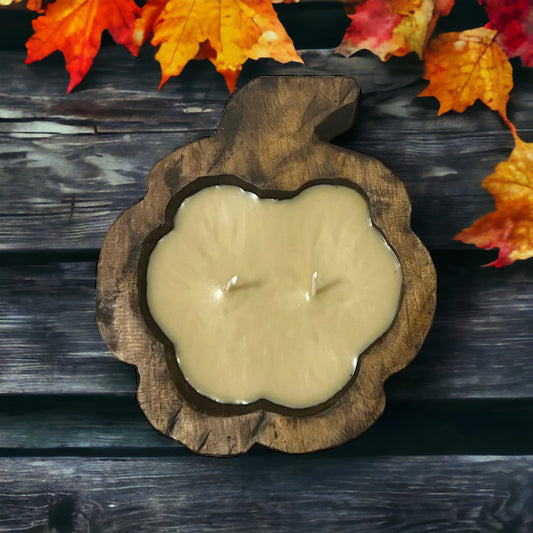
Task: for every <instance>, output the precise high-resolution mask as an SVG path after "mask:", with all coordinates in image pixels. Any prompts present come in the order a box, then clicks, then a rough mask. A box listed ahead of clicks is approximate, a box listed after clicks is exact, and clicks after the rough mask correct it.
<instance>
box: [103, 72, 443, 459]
mask: <svg viewBox="0 0 533 533" xmlns="http://www.w3.org/2000/svg"><path fill="white" fill-rule="evenodd" d="M358 95H359V90H358V87H357V84H356V83H355V81H354V80H353V79H351V78H348V77H315V76H302V77H258V78H255V79H253V80H251V81H250V82H248V83H247V84H246V85H244V86H243V87H242V88H241V89H240V90H238V91H237V92H236V93H234V94H233V95H232V97H231V98H230V99H229V101H228V103H227V105H226V108H225V110H224V114H223V117H222V120H221V123H220V125H219V128H218V130H217V132H216V134H215V135H214V136H212V137H207V138H203V139H200V140H197V141H195V142H193V143H191V144H188V145H186V146H184V147H182V148H180V149H178V150H176V151H175V152H173V153H171V154H170V155H168V156H167V157H165V158H164V159H162V160H161V161H159V162H158V163H157V164H156V165H155V167H154V168H153V169H152V171H151V172H150V175H149V178H148V191H147V193H146V195H145V197H144V198H143V199H142V200H141V201H140V202H139V203H137V204H136V205H134V206H133V207H131V208H130V209H128V210H126V211H125V212H124V213H123V214H122V215H121V216H120V217H119V218H118V219H117V221H116V222H115V223H114V224H113V226H112V227H111V229H110V230H109V232H108V233H107V235H106V237H105V239H104V242H103V246H102V249H101V253H100V258H99V262H98V274H97V310H96V314H97V323H98V327H99V330H100V333H101V335H102V338H103V339H104V341H105V343H106V344H107V346H108V348H109V349H110V350H111V351H112V352H113V353H114V354H115V355H116V356H117V357H118V358H119V359H121V360H122V361H124V362H126V363H128V364H130V365H133V366H135V367H136V368H137V372H138V380H139V383H138V392H137V399H138V402H139V405H140V407H141V409H142V410H143V412H144V414H145V415H146V417H147V419H148V421H149V422H150V423H151V424H152V425H153V427H154V428H155V429H156V430H158V431H159V432H161V433H162V434H164V435H167V436H169V437H171V438H173V439H175V440H177V441H179V442H181V443H183V444H184V445H185V446H186V447H188V448H189V449H191V450H192V451H194V452H197V453H201V454H207V455H217V456H226V455H234V454H240V453H243V452H245V451H247V450H248V449H249V448H250V447H251V446H253V445H254V444H256V443H258V444H261V445H263V446H266V447H268V448H272V449H275V450H280V451H284V452H288V453H303V452H310V451H315V450H321V449H325V448H329V447H333V446H336V445H339V444H341V443H344V442H346V441H348V440H350V439H353V438H354V437H356V436H357V435H359V434H361V433H362V432H363V431H365V430H366V429H367V428H369V427H370V426H371V425H372V424H373V423H374V422H375V421H376V420H377V418H378V417H379V416H380V415H381V413H382V412H383V409H384V406H385V395H384V390H383V384H384V382H385V380H386V379H387V378H388V377H390V376H391V375H392V374H393V373H395V372H397V371H399V370H400V369H402V368H404V367H405V366H406V365H407V364H408V363H409V362H410V361H411V360H412V359H413V358H414V356H415V355H416V353H417V352H418V350H419V349H420V346H421V344H422V342H423V341H424V338H425V336H426V334H427V332H428V330H429V327H430V325H431V322H432V319H433V314H434V310H435V305H436V275H435V270H434V267H433V264H432V261H431V258H430V256H429V254H428V252H427V250H426V249H425V248H424V246H423V245H422V244H421V242H420V241H419V239H418V238H417V237H416V236H415V235H414V233H413V232H412V231H411V228H410V211H411V207H410V203H409V199H408V196H407V193H406V191H405V188H404V186H403V184H402V183H401V182H400V180H399V179H398V178H397V177H396V176H394V175H393V174H392V172H391V171H390V170H389V169H387V168H386V167H385V166H384V165H383V164H382V163H381V162H379V161H377V160H376V159H374V158H372V157H369V156H367V155H364V154H360V153H356V152H352V151H350V150H346V149H342V148H339V147H336V146H334V145H332V144H329V143H328V142H327V141H328V140H330V139H331V138H333V137H334V136H336V135H339V134H340V133H342V132H344V131H346V130H347V129H348V128H350V127H351V125H352V124H353V121H354V117H355V111H356V106H357V99H358ZM324 182H326V183H334V184H342V185H348V186H351V187H353V188H355V189H357V190H358V191H360V192H361V193H362V194H363V195H364V197H366V199H367V202H368V207H369V212H370V217H371V220H372V223H373V225H374V226H375V227H376V228H378V229H379V230H380V232H381V233H382V235H383V236H384V238H385V240H386V241H387V243H388V245H389V246H390V247H391V248H392V250H394V252H395V253H396V256H397V257H398V260H399V262H400V265H401V270H402V276H403V278H402V283H403V284H402V291H401V296H400V302H399V307H398V312H397V315H396V317H395V319H394V321H393V322H392V325H391V326H390V327H389V329H388V330H387V331H386V332H385V333H384V334H383V335H382V336H381V337H380V338H378V339H377V340H376V341H375V342H374V343H373V344H372V345H371V346H370V347H369V348H368V349H367V350H366V351H365V352H364V353H363V354H362V356H361V357H359V359H358V365H357V369H356V372H355V373H354V375H353V377H352V378H351V379H350V381H349V382H348V384H347V385H346V386H345V387H343V388H342V390H340V391H338V392H337V393H336V394H335V395H334V396H332V398H331V399H330V400H328V401H326V402H322V403H320V404H319V405H316V406H313V407H308V408H305V409H291V408H288V407H283V406H280V405H275V404H273V403H271V402H269V401H266V400H259V401H256V402H254V403H251V404H248V405H237V404H230V403H228V404H225V403H220V402H217V401H214V400H212V399H209V398H207V397H205V396H203V395H202V394H200V393H198V392H197V391H196V390H195V389H194V388H193V387H192V386H191V385H190V384H189V382H188V381H187V380H186V379H184V378H183V375H182V374H181V372H180V369H179V365H178V364H177V360H176V354H175V352H174V347H173V344H172V343H171V342H170V341H169V340H168V339H167V338H166V337H165V335H164V334H163V333H162V332H161V330H160V329H159V328H158V326H157V325H156V324H155V323H154V321H153V320H152V318H151V315H150V312H149V310H148V309H147V302H146V268H147V266H146V265H147V263H148V257H149V255H150V253H151V251H152V250H153V248H154V245H155V243H156V242H157V241H158V240H159V239H160V238H161V237H162V236H163V235H165V234H166V233H167V232H169V231H170V230H171V229H172V218H173V215H174V214H175V213H176V210H177V208H178V206H179V205H180V204H181V202H182V201H183V200H184V199H185V198H187V197H189V196H190V195H192V194H194V193H195V192H198V191H199V190H200V189H202V188H204V187H208V186H211V185H215V184H221V183H225V184H232V185H238V186H240V187H242V188H245V189H248V190H251V191H253V192H256V193H257V194H258V195H259V196H261V195H264V196H267V197H274V198H287V197H290V196H291V195H294V194H296V193H297V192H298V191H299V190H300V189H302V188H305V187H307V186H309V185H310V184H314V183H324Z"/></svg>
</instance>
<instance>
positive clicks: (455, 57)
mask: <svg viewBox="0 0 533 533" xmlns="http://www.w3.org/2000/svg"><path fill="white" fill-rule="evenodd" d="M496 34H497V32H496V31H495V30H490V29H488V28H475V29H473V30H466V31H462V32H452V33H443V34H442V35H439V36H438V37H436V38H435V39H432V40H431V42H430V43H429V46H428V47H427V49H426V52H425V55H424V61H425V72H424V78H426V79H428V80H430V84H429V85H428V86H427V87H426V88H425V89H424V91H422V92H421V93H420V94H419V95H418V96H434V97H435V98H437V99H438V100H439V103H440V108H439V113H438V114H439V115H442V114H443V113H446V112H447V111H450V110H452V109H453V110H454V111H457V112H459V113H462V112H463V111H464V110H465V109H466V108H467V107H468V106H471V105H473V104H474V102H475V101H476V100H477V99H480V100H481V101H482V102H484V103H485V104H486V105H487V106H488V107H490V108H491V109H493V110H495V111H498V112H499V113H500V115H501V116H502V117H503V118H504V120H505V121H506V123H508V120H507V114H506V106H507V101H508V100H509V92H510V91H511V89H512V88H513V69H512V66H511V64H510V63H509V60H508V59H507V56H506V55H505V52H504V51H503V50H502V49H501V48H500V46H499V45H498V44H497V43H496V41H495V38H496Z"/></svg>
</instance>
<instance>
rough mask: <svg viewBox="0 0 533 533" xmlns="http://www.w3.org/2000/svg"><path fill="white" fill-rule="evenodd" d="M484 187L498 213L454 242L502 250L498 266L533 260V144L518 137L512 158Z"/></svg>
mask: <svg viewBox="0 0 533 533" xmlns="http://www.w3.org/2000/svg"><path fill="white" fill-rule="evenodd" d="M483 187H484V188H485V189H487V190H488V191H489V192H490V193H491V194H492V195H493V196H494V199H495V203H496V211H493V212H492V213H488V214H487V215H485V216H483V217H481V218H480V219H479V220H477V221H476V222H474V224H473V225H472V226H470V227H469V228H467V229H464V230H463V231H461V232H460V233H459V234H458V235H456V236H455V239H457V240H459V241H462V242H464V243H467V244H475V245H476V246H478V247H480V248H485V249H489V248H499V249H500V251H499V254H498V258H497V259H496V260H495V261H493V262H492V263H489V265H493V266H496V267H502V266H505V265H509V264H510V263H512V262H513V261H515V260H517V259H527V258H529V257H533V143H525V142H524V141H522V140H521V139H519V138H518V137H516V147H515V149H514V150H513V151H512V153H511V155H510V157H509V159H508V160H507V161H503V162H501V163H499V164H498V165H497V166H496V169H495V171H494V174H491V175H490V176H489V177H487V178H485V180H484V181H483Z"/></svg>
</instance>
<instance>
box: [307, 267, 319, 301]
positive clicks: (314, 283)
mask: <svg viewBox="0 0 533 533" xmlns="http://www.w3.org/2000/svg"><path fill="white" fill-rule="evenodd" d="M317 280H318V272H313V277H312V278H311V292H308V293H307V294H306V297H307V299H308V300H310V299H311V298H312V297H313V296H316V291H317Z"/></svg>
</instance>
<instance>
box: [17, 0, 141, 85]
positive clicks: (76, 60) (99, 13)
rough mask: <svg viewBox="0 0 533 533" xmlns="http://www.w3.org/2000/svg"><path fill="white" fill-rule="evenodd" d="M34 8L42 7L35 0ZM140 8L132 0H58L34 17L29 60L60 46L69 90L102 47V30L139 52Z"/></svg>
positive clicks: (78, 80)
mask: <svg viewBox="0 0 533 533" xmlns="http://www.w3.org/2000/svg"><path fill="white" fill-rule="evenodd" d="M33 4H34V5H35V8H37V7H40V4H39V3H38V2H33ZM139 12H140V9H139V7H138V6H137V5H136V4H135V2H134V1H133V0H56V2H54V3H53V4H49V5H48V6H47V8H46V14H45V15H43V16H41V17H39V18H37V19H36V20H34V21H33V29H34V31H35V33H34V34H33V35H32V36H31V37H30V39H29V40H28V42H27V43H26V48H27V49H28V56H27V58H26V63H32V62H33V61H38V60H40V59H43V58H45V57H46V56H48V55H50V54H51V53H52V52H55V51H56V50H60V51H61V52H62V53H63V55H64V56H65V62H66V68H67V71H68V72H69V74H70V84H69V86H68V89H67V92H70V91H71V90H72V89H73V88H74V87H75V86H76V85H77V84H78V83H79V82H80V81H81V80H82V79H83V77H84V76H85V74H87V71H88V70H89V69H90V68H91V65H92V64H93V60H94V58H95V56H96V54H97V53H98V50H99V49H100V40H101V37H102V32H103V31H104V30H105V29H107V30H109V33H110V34H111V36H112V37H113V39H114V40H115V41H116V42H117V43H119V44H122V45H124V46H125V47H126V48H128V49H129V50H130V51H131V52H132V53H136V47H135V45H134V43H133V30H134V25H135V20H136V18H137V16H138V15H139Z"/></svg>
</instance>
